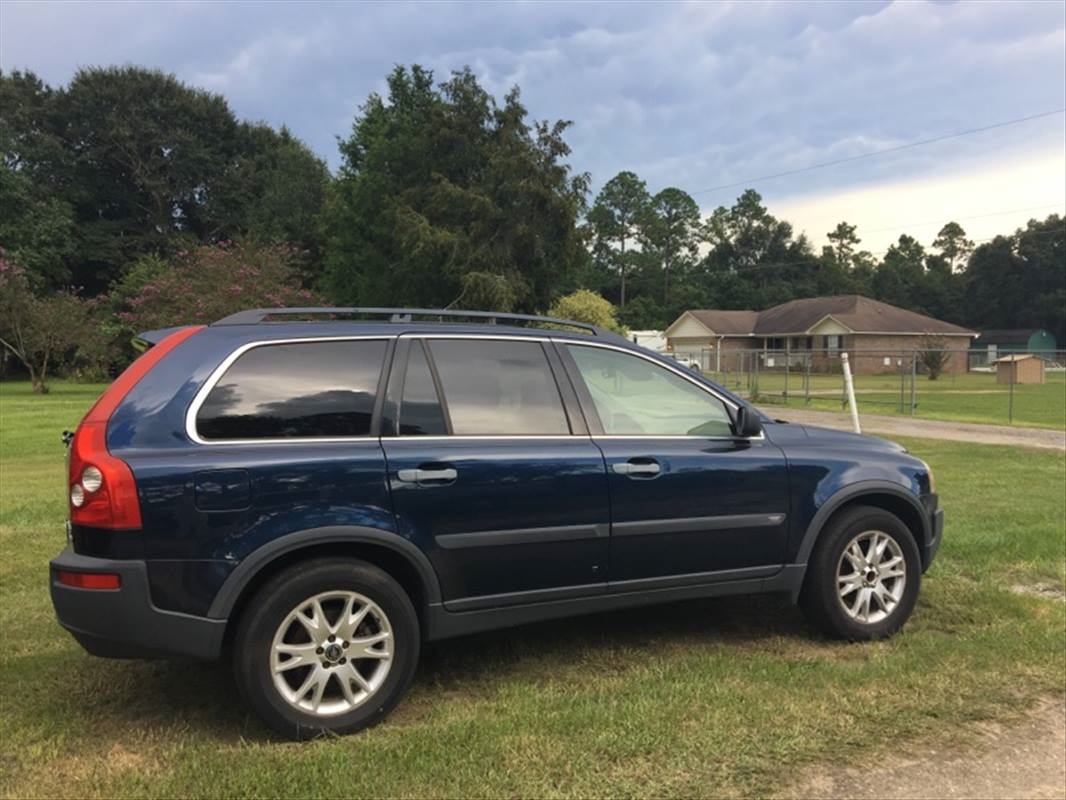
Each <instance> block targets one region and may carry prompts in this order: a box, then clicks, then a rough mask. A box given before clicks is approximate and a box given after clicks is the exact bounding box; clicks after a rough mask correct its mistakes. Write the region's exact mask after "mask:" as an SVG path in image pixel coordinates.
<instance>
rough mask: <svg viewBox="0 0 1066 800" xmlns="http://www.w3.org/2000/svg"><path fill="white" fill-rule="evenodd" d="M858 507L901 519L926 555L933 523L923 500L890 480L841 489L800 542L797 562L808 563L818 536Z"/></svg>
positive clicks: (821, 510)
mask: <svg viewBox="0 0 1066 800" xmlns="http://www.w3.org/2000/svg"><path fill="white" fill-rule="evenodd" d="M858 505H862V506H873V507H875V508H880V509H883V510H884V511H887V512H888V513H890V514H892V515H894V516H896V517H898V518H899V519H900V521H901V522H903V524H904V525H906V526H907V528H908V530H910V532H911V533H912V534H913V535H914V540H915V544H917V545H918V549H919V551H920V552H924V545H925V544H926V543H927V542H928V541H929V536H930V532H929V520H928V519H927V515H926V513H925V509H924V508H923V507H922V504H921V501H919V500H918V498H917V497H915V496H914V495H913V494H912V493H910V492H908V491H907V489H906V488H905V487H903V486H901V485H899V484H896V483H891V482H890V481H861V482H859V483H856V484H852V485H851V486H847V487H845V488H843V489H841V490H840V491H838V492H837V493H836V494H834V495H833V496H832V497H830V498H829V499H828V500H826V501H825V502H824V503H822V505H821V507H820V508H819V509H818V512H817V513H816V514H815V515H814V518H813V519H811V522H810V524H809V525H808V526H807V530H806V531H805V532H804V534H803V539H801V540H800V546H799V549H798V550H797V552H796V559H795V561H796V563H797V564H806V563H807V560H808V559H809V558H810V555H811V551H812V550H814V545H815V544H816V543H817V541H818V537H819V536H821V534H822V531H824V530H825V528H826V526H827V525H828V524H829V522H830V520H831V519H832V518H833V517H834V516H836V515H837V514H838V513H840V512H841V511H844V510H846V509H848V508H852V507H854V506H858Z"/></svg>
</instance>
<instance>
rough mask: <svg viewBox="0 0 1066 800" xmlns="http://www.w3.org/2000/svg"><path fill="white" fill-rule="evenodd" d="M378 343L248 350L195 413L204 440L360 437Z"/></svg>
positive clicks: (366, 423) (370, 403) (366, 427)
mask: <svg viewBox="0 0 1066 800" xmlns="http://www.w3.org/2000/svg"><path fill="white" fill-rule="evenodd" d="M384 358H385V342H384V341H383V340H367V341H336V342H299V343H292V344H284V343H283V344H271V345H261V346H259V347H253V348H252V349H251V350H248V351H247V352H246V353H243V354H242V355H241V356H239V357H238V358H237V360H236V361H234V362H233V364H232V365H231V366H230V368H229V369H227V370H226V372H225V374H224V375H223V376H222V377H221V378H220V379H219V380H218V382H217V383H216V384H215V385H214V387H213V388H212V389H211V391H210V393H209V394H208V395H207V398H206V399H205V400H204V402H203V405H201V406H200V409H199V411H198V412H197V414H196V431H197V433H198V434H199V435H200V437H201V438H202V439H205V440H208V441H210V440H226V439H291V438H336V437H351V436H367V435H369V433H370V419H371V417H372V416H373V413H374V400H375V397H376V395H377V387H378V379H379V377H380V375H381V366H382V361H383V360H384Z"/></svg>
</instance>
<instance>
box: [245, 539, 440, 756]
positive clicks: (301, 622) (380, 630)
mask: <svg viewBox="0 0 1066 800" xmlns="http://www.w3.org/2000/svg"><path fill="white" fill-rule="evenodd" d="M418 649H419V629H418V617H417V616H416V614H415V611H414V608H413V607H412V605H411V601H410V599H409V598H408V597H407V594H406V593H405V592H404V590H403V589H402V588H401V587H400V586H399V584H397V583H396V581H394V580H393V579H392V578H391V577H390V576H389V575H388V574H386V573H385V572H383V571H382V570H380V569H378V568H377V567H375V566H373V565H372V564H368V563H366V562H362V561H355V560H338V559H330V560H325V559H323V560H315V561H308V562H305V563H302V564H297V565H296V566H294V567H292V568H290V569H288V570H286V571H285V572H283V573H281V574H280V575H278V576H276V577H275V578H273V579H272V580H270V581H269V582H267V583H266V584H265V585H264V586H263V588H262V589H260V590H259V591H258V592H257V593H256V595H255V597H254V598H252V601H251V602H250V604H249V605H248V607H247V610H246V612H245V614H244V615H243V617H242V619H241V623H240V627H239V628H238V630H237V636H236V639H235V641H234V656H233V658H234V673H235V675H236V679H237V684H238V686H239V687H240V690H241V693H242V694H243V695H244V697H245V699H246V700H247V701H248V703H249V704H250V705H251V706H252V707H253V708H254V709H255V711H256V712H257V713H258V714H259V716H260V717H262V718H263V720H264V721H265V722H266V723H267V724H268V725H269V726H270V727H272V728H273V729H274V730H276V731H278V732H279V733H282V734H283V735H285V736H288V737H291V738H296V739H305V738H308V737H311V736H314V735H317V734H320V733H324V732H331V733H338V734H344V733H352V732H354V731H358V730H361V729H363V728H366V727H368V726H370V725H373V724H374V723H375V722H377V721H379V720H381V719H382V718H383V717H384V716H385V714H387V713H388V711H389V710H391V709H392V707H393V706H394V705H395V704H396V703H397V702H398V701H399V699H400V697H401V696H402V695H403V693H404V691H405V690H406V689H407V686H408V685H409V684H410V682H411V678H412V676H413V675H414V670H415V666H416V664H417V661H418Z"/></svg>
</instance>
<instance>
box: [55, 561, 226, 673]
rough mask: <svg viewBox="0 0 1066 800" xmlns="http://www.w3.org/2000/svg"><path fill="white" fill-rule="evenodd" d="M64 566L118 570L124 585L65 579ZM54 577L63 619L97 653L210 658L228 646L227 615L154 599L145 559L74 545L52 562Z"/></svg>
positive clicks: (58, 609)
mask: <svg viewBox="0 0 1066 800" xmlns="http://www.w3.org/2000/svg"><path fill="white" fill-rule="evenodd" d="M59 570H67V571H70V572H109V573H116V574H118V575H119V576H120V577H121V580H122V586H121V588H119V589H114V590H101V589H77V588H74V587H72V586H66V585H64V584H61V583H60V582H59V579H58V577H57V574H56V573H57V572H58V571H59ZM49 583H50V585H51V592H52V605H53V606H54V607H55V610H56V617H58V619H59V624H60V625H62V626H63V627H64V628H66V629H67V630H68V631H70V633H71V634H72V635H73V636H74V638H75V639H77V640H78V643H79V644H80V645H81V646H82V647H84V648H85V649H86V650H87V651H88V652H89V653H91V654H92V655H94V656H103V657H105V658H166V657H173V656H182V657H188V658H198V659H207V660H210V659H215V658H218V655H219V653H220V651H221V649H222V637H223V634H224V633H225V629H226V621H225V620H218V619H207V618H206V617H196V616H192V615H190V614H179V613H177V612H174V611H163V610H161V609H159V608H156V607H155V606H154V605H153V604H152V599H151V596H150V595H149V591H148V569H147V567H146V566H145V563H144V562H143V561H127V560H114V559H108V558H92V557H90V556H82V555H78V554H77V553H75V552H74V551H73V550H71V549H70V548H69V547H68V548H67V549H66V550H64V551H63V552H62V553H60V554H59V555H58V556H56V557H55V558H54V559H53V560H52V562H51V564H50V565H49Z"/></svg>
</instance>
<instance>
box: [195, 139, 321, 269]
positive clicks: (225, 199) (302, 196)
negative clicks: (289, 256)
mask: <svg viewBox="0 0 1066 800" xmlns="http://www.w3.org/2000/svg"><path fill="white" fill-rule="evenodd" d="M236 143H237V145H236V146H237V155H236V156H235V157H234V158H233V160H232V161H231V163H230V164H228V165H227V167H226V170H225V172H224V174H223V175H221V176H220V177H219V178H218V181H217V184H216V186H215V188H214V190H213V191H212V192H211V194H210V195H209V196H208V197H207V198H206V205H207V207H208V208H207V214H206V216H207V217H208V218H210V219H211V220H212V227H211V229H210V230H208V231H206V232H205V235H204V236H202V237H201V238H202V239H204V240H206V241H209V242H210V241H219V240H227V239H237V240H240V241H243V242H248V243H250V242H256V243H259V244H266V245H271V244H289V245H292V246H293V247H295V248H296V249H297V250H299V251H303V252H304V253H306V261H307V262H311V263H317V262H318V261H319V260H320V255H321V253H320V251H321V241H320V236H321V230H320V224H319V215H320V214H321V212H322V209H323V206H324V205H325V201H326V191H327V189H328V187H329V181H330V175H329V170H328V169H327V168H326V165H325V163H324V162H323V161H322V160H321V159H320V158H318V157H317V156H315V155H314V154H313V153H312V152H311V151H310V150H309V149H308V148H307V146H306V145H304V144H303V142H301V141H300V140H299V139H297V138H296V137H294V136H293V135H292V134H291V133H290V132H289V130H288V129H287V128H284V127H283V128H282V129H281V130H280V131H275V130H274V129H273V128H271V127H270V126H268V125H263V124H255V125H251V124H248V123H241V124H240V125H239V126H238V128H237V132H236ZM314 277H315V276H314V270H313V269H308V275H307V278H308V280H313V278H314Z"/></svg>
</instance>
